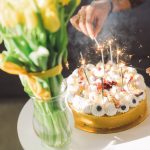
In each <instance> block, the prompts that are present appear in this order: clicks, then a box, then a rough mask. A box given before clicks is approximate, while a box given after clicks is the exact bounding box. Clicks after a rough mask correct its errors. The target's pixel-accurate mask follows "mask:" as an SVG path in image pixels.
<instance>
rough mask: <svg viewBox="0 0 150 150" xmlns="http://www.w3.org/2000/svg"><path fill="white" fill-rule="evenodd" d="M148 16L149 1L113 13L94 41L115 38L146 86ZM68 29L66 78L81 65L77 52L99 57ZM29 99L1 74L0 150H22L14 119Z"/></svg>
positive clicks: (149, 55) (149, 35)
mask: <svg viewBox="0 0 150 150" xmlns="http://www.w3.org/2000/svg"><path fill="white" fill-rule="evenodd" d="M90 2H91V0H82V3H81V6H82V5H85V4H89V3H90ZM81 6H80V7H81ZM149 14H150V1H149V0H145V2H144V3H143V4H142V5H140V6H139V7H137V8H134V9H132V10H127V11H123V12H120V13H113V14H111V15H110V16H109V17H108V20H107V21H106V22H105V25H104V27H103V30H102V32H101V33H100V34H99V36H98V38H97V39H98V41H100V42H103V41H105V40H107V39H109V38H116V39H117V40H116V42H115V43H114V48H115V45H119V47H121V48H124V49H125V53H124V55H123V56H122V59H124V60H125V61H127V63H128V64H130V65H132V66H134V67H136V68H138V71H139V72H140V73H142V74H143V76H144V78H145V82H146V84H147V86H150V77H149V76H148V75H147V74H146V73H145V69H146V68H147V67H149V66H150V17H149ZM68 30H69V45H68V50H69V64H70V69H69V70H68V69H64V72H63V74H64V76H65V77H67V76H68V75H69V74H70V73H71V72H72V71H73V70H74V69H75V68H76V67H78V66H79V65H80V63H79V58H80V55H79V52H82V53H83V55H84V57H85V58H86V60H87V62H92V63H96V62H98V61H99V60H100V58H101V57H100V56H99V55H97V54H96V53H95V43H94V41H92V40H90V39H89V38H87V37H85V36H84V35H83V34H82V33H79V32H78V31H76V30H75V29H74V28H73V27H72V26H71V25H69V27H68ZM4 49H5V47H4V45H0V50H1V51H2V50H4ZM128 55H132V58H131V59H129V57H128ZM28 99H29V97H28V96H27V95H26V94H25V93H24V90H23V87H22V86H21V83H20V81H19V79H18V77H17V76H13V75H8V74H6V73H4V72H2V71H0V150H21V149H22V148H21V145H20V143H19V140H18V136H17V119H18V115H19V112H20V111H21V109H22V107H23V105H24V104H25V103H26V102H27V100H28Z"/></svg>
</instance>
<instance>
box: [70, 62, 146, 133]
mask: <svg viewBox="0 0 150 150" xmlns="http://www.w3.org/2000/svg"><path fill="white" fill-rule="evenodd" d="M67 85H68V90H67V99H68V103H69V106H70V108H71V110H72V112H73V115H74V120H75V126H76V127H77V128H79V129H81V130H85V131H88V132H94V133H99V132H101V131H108V130H113V129H118V128H122V127H125V126H128V125H129V124H132V123H134V122H135V121H136V120H138V119H139V118H142V117H143V116H144V115H145V113H146V109H147V101H146V84H145V81H144V78H143V76H142V75H141V74H138V73H137V70H136V69H135V68H132V67H129V66H125V65H124V64H122V63H120V64H114V63H112V62H108V63H107V64H105V65H104V64H102V63H98V64H97V65H93V64H87V65H84V66H81V67H80V68H77V69H76V70H74V71H73V73H72V74H71V75H70V76H69V77H68V78H67Z"/></svg>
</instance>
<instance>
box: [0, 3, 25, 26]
mask: <svg viewBox="0 0 150 150" xmlns="http://www.w3.org/2000/svg"><path fill="white" fill-rule="evenodd" d="M0 23H1V24H2V25H3V26H5V27H11V28H13V27H15V26H16V25H17V24H18V23H24V17H23V12H21V11H19V9H16V7H15V6H14V5H13V4H11V3H8V2H7V1H6V2H2V3H0Z"/></svg>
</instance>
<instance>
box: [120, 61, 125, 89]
mask: <svg viewBox="0 0 150 150" xmlns="http://www.w3.org/2000/svg"><path fill="white" fill-rule="evenodd" d="M124 66H125V64H124V63H121V64H120V76H121V86H122V88H123V78H124V74H123V67H124Z"/></svg>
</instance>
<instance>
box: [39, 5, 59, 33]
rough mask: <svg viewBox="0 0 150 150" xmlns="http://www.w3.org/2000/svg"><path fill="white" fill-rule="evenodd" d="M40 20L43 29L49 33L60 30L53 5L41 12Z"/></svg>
mask: <svg viewBox="0 0 150 150" xmlns="http://www.w3.org/2000/svg"><path fill="white" fill-rule="evenodd" d="M41 14H42V19H43V23H44V26H45V28H46V29H47V30H48V31H50V32H56V31H57V30H58V29H59V28H60V21H59V17H58V14H57V11H56V8H55V6H54V5H51V7H45V9H44V10H42V11H41Z"/></svg>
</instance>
